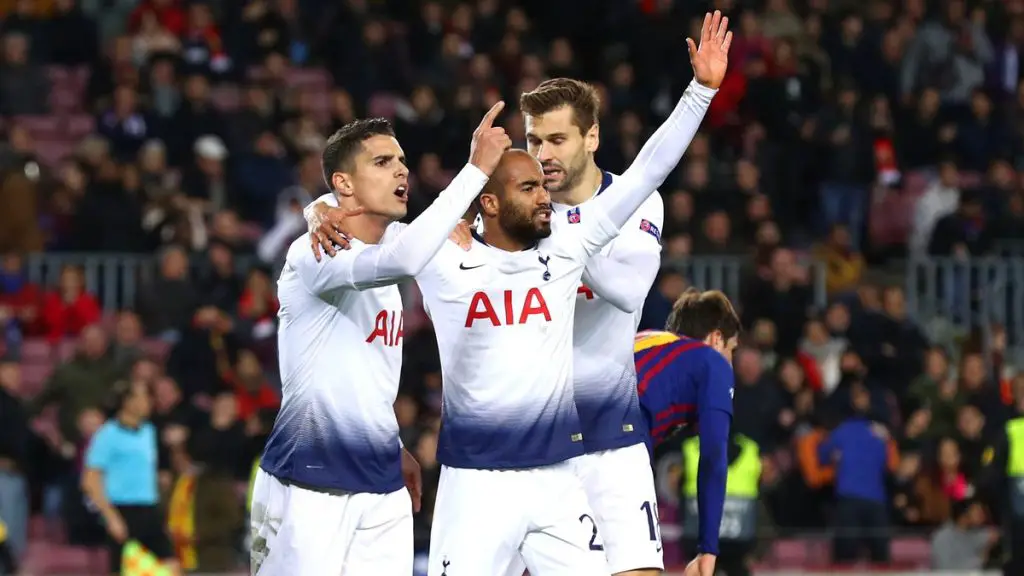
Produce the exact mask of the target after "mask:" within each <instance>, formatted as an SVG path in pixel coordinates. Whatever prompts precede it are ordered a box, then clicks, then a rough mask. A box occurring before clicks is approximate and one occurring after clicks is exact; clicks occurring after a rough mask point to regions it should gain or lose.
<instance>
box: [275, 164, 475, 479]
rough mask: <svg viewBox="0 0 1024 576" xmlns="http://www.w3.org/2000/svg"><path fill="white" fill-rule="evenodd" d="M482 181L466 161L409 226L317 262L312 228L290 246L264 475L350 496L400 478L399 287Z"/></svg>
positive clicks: (281, 287)
mask: <svg viewBox="0 0 1024 576" xmlns="http://www.w3.org/2000/svg"><path fill="white" fill-rule="evenodd" d="M486 182H487V176H486V175H484V174H483V172H481V171H480V170H478V169H477V168H475V167H472V166H468V165H467V167H466V168H465V169H463V170H462V172H460V173H459V175H458V176H457V177H456V178H455V180H453V181H452V183H451V185H450V186H449V187H448V188H447V189H446V190H445V191H444V192H442V193H441V194H440V195H439V196H438V198H437V199H436V200H435V201H434V202H433V203H432V204H431V205H430V206H429V207H428V208H427V209H426V210H425V211H424V212H423V214H421V215H420V216H419V217H418V218H416V220H414V221H413V222H412V223H411V224H409V225H408V226H403V225H399V224H392V225H391V226H390V227H388V228H387V229H386V230H385V233H384V237H383V240H385V241H386V242H384V243H383V244H378V245H368V244H364V243H362V242H359V241H358V240H352V242H351V248H350V249H348V250H341V251H339V252H338V254H337V255H336V256H335V257H333V258H329V257H326V256H325V257H324V258H323V260H322V261H321V262H317V261H316V259H315V258H314V256H313V253H312V250H311V249H310V239H309V234H303V235H302V236H301V237H300V238H298V239H297V240H295V241H294V242H293V243H292V244H291V246H290V247H289V249H288V255H287V257H286V259H285V265H284V269H283V270H282V272H281V277H280V279H279V280H278V299H279V300H280V302H281V309H280V311H279V313H278V316H279V318H280V325H279V327H278V355H279V358H280V368H281V381H282V401H281V410H280V412H279V413H278V416H277V420H276V421H275V422H274V429H273V431H272V432H271V434H270V438H269V439H268V440H267V444H266V447H265V448H264V452H263V457H262V460H261V463H260V465H261V467H262V468H263V469H264V470H266V471H267V472H268V473H269V474H271V475H273V476H275V477H277V478H279V479H282V480H288V481H291V482H295V483H298V484H301V485H308V486H313V487H317V488H329V489H337V490H344V491H348V492H374V493H388V492H393V491H395V490H398V489H400V488H401V487H402V486H403V484H404V483H403V481H402V473H401V458H400V453H399V450H400V442H399V438H398V422H397V421H396V419H395V412H394V407H393V405H394V402H395V397H396V396H397V394H398V384H399V377H400V375H401V369H402V340H403V333H402V330H403V323H404V322H403V313H402V297H401V293H400V292H399V289H398V287H397V286H396V284H397V283H398V282H400V281H402V280H406V279H409V278H411V277H412V276H413V275H415V274H417V273H419V272H420V271H421V270H422V269H423V267H424V266H426V265H427V262H429V261H430V259H431V258H433V257H434V254H435V253H436V252H437V250H438V249H439V248H440V247H441V245H442V244H445V243H448V236H449V234H450V232H451V230H452V228H453V227H454V226H455V223H456V222H457V221H458V220H459V219H460V218H461V216H462V214H464V213H465V211H466V209H467V208H468V207H469V205H470V204H471V203H472V201H473V199H474V198H476V196H477V195H478V194H479V193H480V190H481V189H482V188H483V185H484V184H485V183H486ZM331 201H332V202H334V199H333V196H332V197H331ZM334 203H336V202H334Z"/></svg>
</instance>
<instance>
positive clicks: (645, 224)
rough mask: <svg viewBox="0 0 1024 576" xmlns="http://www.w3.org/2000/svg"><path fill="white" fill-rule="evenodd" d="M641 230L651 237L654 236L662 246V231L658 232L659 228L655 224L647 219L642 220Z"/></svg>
mask: <svg viewBox="0 0 1024 576" xmlns="http://www.w3.org/2000/svg"><path fill="white" fill-rule="evenodd" d="M640 229H641V230H643V231H644V232H647V233H648V234H650V235H651V236H654V239H655V240H657V241H658V244H661V230H658V226H657V225H655V224H654V222H651V221H650V220H647V219H644V220H641V221H640Z"/></svg>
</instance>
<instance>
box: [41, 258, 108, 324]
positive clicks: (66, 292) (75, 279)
mask: <svg viewBox="0 0 1024 576" xmlns="http://www.w3.org/2000/svg"><path fill="white" fill-rule="evenodd" d="M42 318H43V323H44V325H45V326H46V333H47V336H48V337H49V339H50V341H51V342H54V343H56V342H60V341H61V340H62V339H64V338H76V337H78V335H79V334H81V333H82V330H84V329H85V327H86V326H89V325H91V324H95V323H97V322H99V320H100V305H99V302H97V301H96V297H95V296H93V295H92V294H89V293H88V292H87V291H86V290H85V276H84V274H83V271H82V269H81V268H78V267H74V266H65V267H64V268H63V269H61V271H60V279H59V280H58V284H57V289H56V290H55V291H53V292H50V293H48V294H47V295H46V296H45V297H44V298H43V309H42Z"/></svg>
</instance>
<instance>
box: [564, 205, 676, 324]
mask: <svg viewBox="0 0 1024 576" xmlns="http://www.w3.org/2000/svg"><path fill="white" fill-rule="evenodd" d="M648 204H649V205H650V209H646V208H647V207H648ZM636 216H639V218H638V217H636ZM663 221H664V206H663V204H662V200H661V196H660V195H658V194H655V195H654V196H652V197H651V198H650V199H649V200H648V201H647V204H645V205H644V206H643V208H641V210H640V212H638V213H637V214H636V215H635V216H634V218H633V219H632V220H630V222H629V223H627V224H626V226H627V228H626V229H624V230H622V232H621V233H620V234H619V236H618V237H617V238H616V239H615V241H614V244H613V246H612V249H611V251H610V252H609V253H608V255H607V256H606V255H604V254H603V253H598V254H595V255H593V256H591V257H590V260H588V261H587V267H586V268H585V269H584V271H583V282H584V283H585V284H586V285H587V286H589V287H590V288H591V290H593V291H594V292H595V293H596V294H597V295H598V296H600V297H601V298H603V299H605V300H607V301H608V302H609V303H611V305H612V306H615V307H616V308H618V309H619V310H622V311H623V312H626V313H628V314H632V313H634V312H636V311H638V310H640V309H641V308H642V307H643V305H644V300H646V299H647V293H648V292H649V291H650V289H651V284H653V283H654V278H655V277H656V276H657V275H658V270H659V269H660V268H661V226H662V222H663Z"/></svg>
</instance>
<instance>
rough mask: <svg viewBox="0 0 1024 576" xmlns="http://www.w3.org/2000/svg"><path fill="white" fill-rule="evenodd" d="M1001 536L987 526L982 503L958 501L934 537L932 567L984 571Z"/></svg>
mask: <svg viewBox="0 0 1024 576" xmlns="http://www.w3.org/2000/svg"><path fill="white" fill-rule="evenodd" d="M998 539H999V534H998V533H997V532H996V531H995V530H993V529H992V528H986V527H985V509H984V508H983V507H982V506H981V504H980V503H978V502H977V501H976V500H963V501H960V502H957V503H956V504H954V505H953V513H952V516H951V518H950V520H949V521H948V522H946V523H945V524H943V526H942V527H941V528H939V530H938V532H936V533H935V534H934V535H933V536H932V569H933V570H950V571H959V570H965V571H966V570H981V569H983V568H984V567H985V563H986V561H987V560H988V554H989V551H991V549H992V546H993V544H995V543H996V542H997V541H998Z"/></svg>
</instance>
